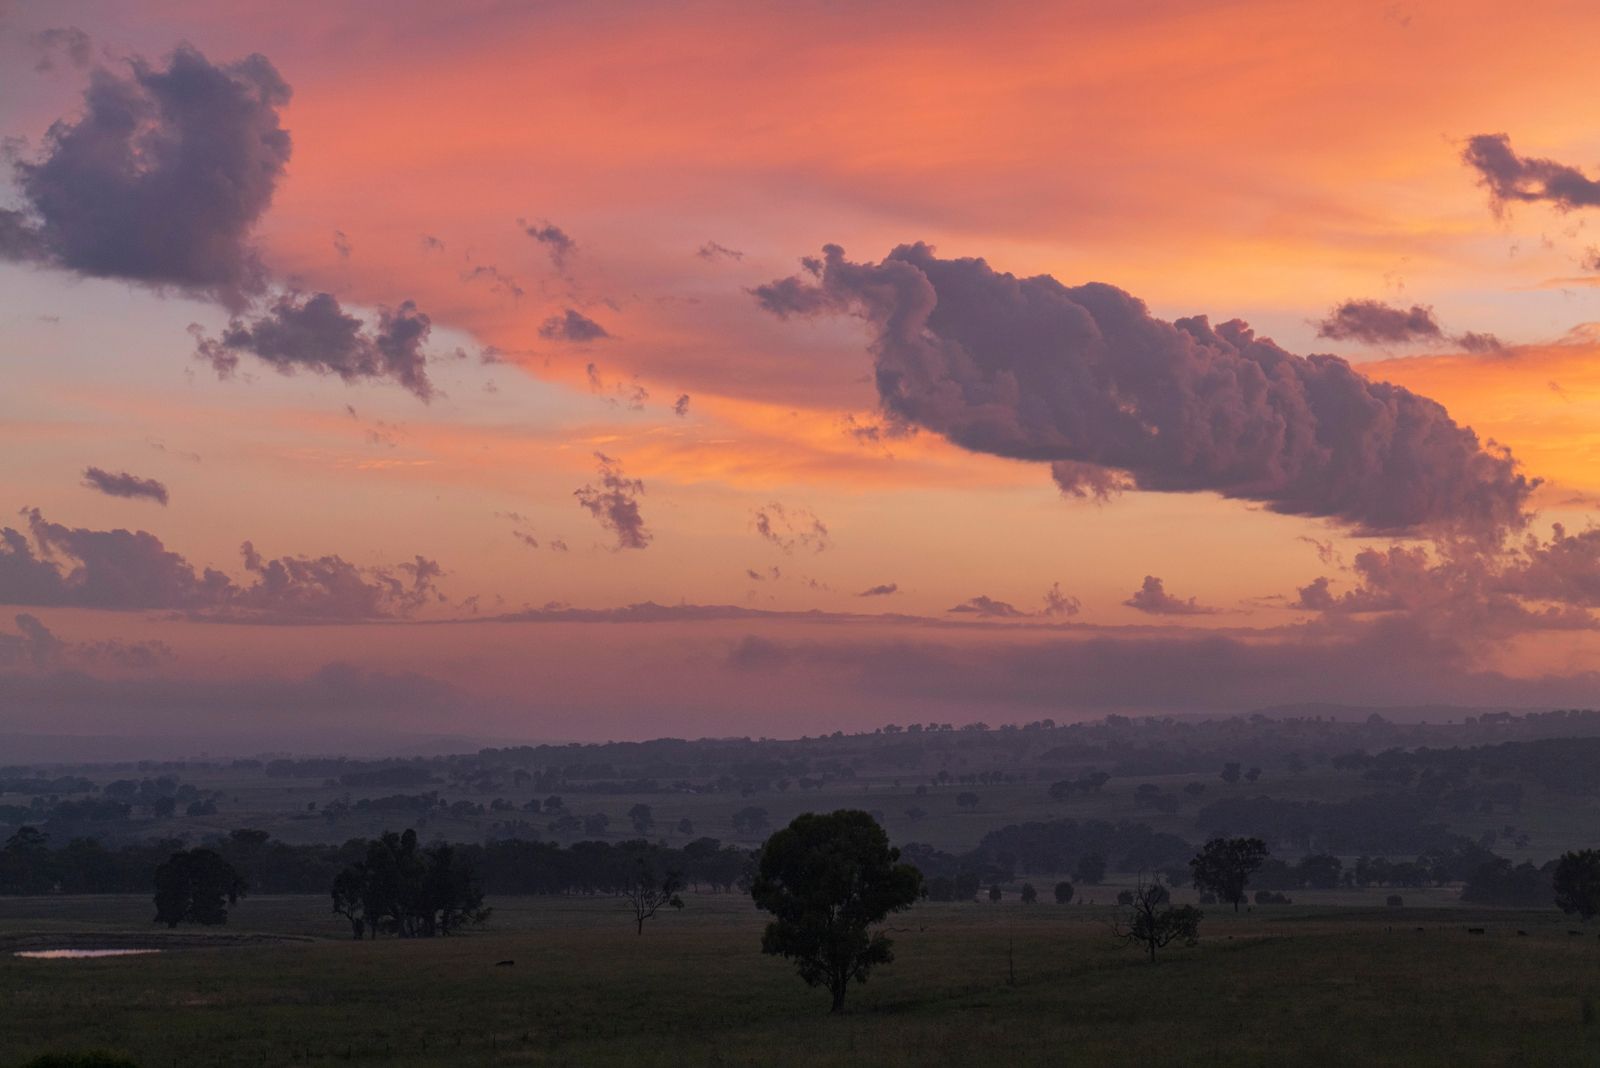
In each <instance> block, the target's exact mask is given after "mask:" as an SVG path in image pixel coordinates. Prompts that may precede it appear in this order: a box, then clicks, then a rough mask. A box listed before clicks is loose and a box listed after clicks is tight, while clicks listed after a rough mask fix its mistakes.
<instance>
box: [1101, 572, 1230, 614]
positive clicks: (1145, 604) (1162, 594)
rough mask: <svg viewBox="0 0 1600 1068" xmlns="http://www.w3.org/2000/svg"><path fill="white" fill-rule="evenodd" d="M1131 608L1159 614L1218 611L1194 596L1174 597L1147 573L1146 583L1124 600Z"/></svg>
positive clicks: (1159, 581) (1156, 579) (1158, 580)
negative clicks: (1187, 597)
mask: <svg viewBox="0 0 1600 1068" xmlns="http://www.w3.org/2000/svg"><path fill="white" fill-rule="evenodd" d="M1122 603H1123V604H1125V605H1127V606H1128V607H1129V608H1137V609H1138V610H1139V611H1141V612H1148V613H1150V614H1151V615H1157V616H1197V615H1208V614H1210V613H1213V612H1215V611H1216V609H1215V608H1207V607H1205V606H1204V605H1202V604H1200V603H1199V602H1198V601H1196V600H1195V599H1194V598H1193V597H1190V598H1189V599H1188V600H1184V599H1183V598H1181V597H1174V596H1172V595H1171V594H1170V593H1168V592H1167V590H1166V587H1165V586H1163V585H1162V584H1161V580H1160V579H1158V578H1156V577H1155V576H1154V575H1146V576H1145V577H1144V584H1143V585H1141V586H1140V587H1139V589H1138V590H1137V591H1135V592H1134V594H1133V596H1132V597H1129V598H1128V599H1127V600H1126V601H1123V602H1122Z"/></svg>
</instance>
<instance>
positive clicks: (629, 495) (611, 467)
mask: <svg viewBox="0 0 1600 1068" xmlns="http://www.w3.org/2000/svg"><path fill="white" fill-rule="evenodd" d="M594 456H595V459H596V460H598V461H600V484H599V485H598V486H597V485H595V484H594V483H589V484H588V485H586V486H584V487H583V488H581V489H576V490H573V491H572V495H573V496H574V497H576V498H578V504H579V505H580V506H581V507H582V508H583V509H584V510H585V511H587V512H588V513H589V514H590V515H592V516H594V517H595V519H596V520H597V521H598V522H599V524H600V525H601V526H602V527H604V528H605V529H607V530H609V531H610V532H611V533H612V534H615V535H616V538H617V548H618V549H643V548H645V547H646V546H648V545H649V544H650V539H651V537H652V535H651V533H650V531H649V530H648V529H647V528H646V527H645V525H644V517H643V516H642V515H640V514H639V498H640V497H641V496H642V495H643V494H644V482H643V481H642V480H640V479H637V478H627V477H624V475H623V474H622V465H621V464H620V463H619V462H618V461H616V460H613V459H612V458H611V457H609V456H607V455H606V454H605V453H603V452H597V453H595V454H594ZM562 548H565V546H564V545H563V546H562Z"/></svg>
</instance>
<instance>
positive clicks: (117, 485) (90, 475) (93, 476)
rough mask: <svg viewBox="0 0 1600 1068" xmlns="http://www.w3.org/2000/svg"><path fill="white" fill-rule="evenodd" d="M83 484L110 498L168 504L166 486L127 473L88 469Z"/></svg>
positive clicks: (96, 468) (153, 480) (84, 474)
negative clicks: (126, 498)
mask: <svg viewBox="0 0 1600 1068" xmlns="http://www.w3.org/2000/svg"><path fill="white" fill-rule="evenodd" d="M83 484H84V485H85V486H88V487H89V488H90V489H94V490H99V491H100V492H101V493H104V494H105V495H107V496H108V497H128V498H132V499H142V500H147V501H155V502H156V503H157V504H162V505H165V504H166V503H167V487H166V486H165V485H164V484H162V483H161V482H158V481H156V480H155V479H153V478H140V477H139V476H137V475H130V474H129V473H128V472H126V471H119V472H117V473H116V474H112V473H111V472H110V471H106V470H103V469H101V468H98V467H90V468H86V469H85V470H84V472H83Z"/></svg>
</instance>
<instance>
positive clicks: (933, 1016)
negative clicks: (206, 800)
mask: <svg viewBox="0 0 1600 1068" xmlns="http://www.w3.org/2000/svg"><path fill="white" fill-rule="evenodd" d="M1040 885H1041V890H1042V891H1045V894H1046V896H1047V895H1048V891H1047V890H1045V887H1044V885H1043V884H1040ZM1097 889H1098V890H1099V891H1100V893H1099V894H1098V895H1097V896H1098V897H1099V898H1100V900H1102V901H1105V900H1107V899H1109V898H1110V896H1111V894H1112V893H1113V892H1114V890H1113V888H1111V887H1102V888H1097ZM1344 900H1348V897H1347V896H1346V897H1344V898H1332V897H1330V898H1329V899H1328V901H1327V902H1326V903H1323V902H1321V901H1319V900H1318V898H1317V896H1316V895H1315V894H1306V895H1304V896H1303V897H1297V902H1298V903H1297V904H1296V905H1293V906H1288V907H1268V908H1257V909H1255V910H1253V911H1251V912H1248V913H1243V914H1240V915H1238V916H1235V915H1234V914H1232V913H1231V912H1228V911H1226V910H1225V909H1221V908H1210V909H1208V910H1207V915H1206V919H1205V922H1204V924H1203V925H1202V929H1201V936H1202V937H1201V942H1200V944H1199V945H1198V946H1196V947H1194V948H1184V947H1180V946H1174V947H1172V948H1170V949H1169V950H1167V951H1165V952H1164V954H1163V956H1162V958H1161V960H1160V961H1159V963H1157V964H1156V965H1154V966H1151V965H1149V964H1147V963H1146V962H1145V961H1144V959H1143V957H1142V955H1141V954H1140V953H1139V952H1138V951H1137V950H1135V949H1132V948H1129V947H1126V946H1123V945H1121V944H1120V943H1118V942H1116V941H1114V940H1113V939H1112V937H1111V936H1110V935H1109V933H1108V921H1109V919H1110V914H1111V910H1110V909H1109V908H1108V907H1106V906H1105V905H1104V904H1099V905H1069V906H1057V905H1053V904H1043V903H1041V904H1037V905H1023V904H1021V903H1020V902H1018V901H1017V900H1016V898H1015V896H1014V895H1010V896H1008V898H1007V900H1006V901H1004V902H1002V903H1001V904H999V905H991V904H989V903H987V902H985V903H981V904H978V903H970V904H931V903H925V904H922V905H919V906H917V907H916V908H913V909H911V910H910V911H908V912H906V913H903V914H901V915H900V916H898V917H895V918H894V921H893V923H892V924H891V928H892V934H893V936H894V938H895V939H896V947H895V951H896V960H895V962H894V963H893V964H892V965H890V966H888V967H886V968H883V969H881V970H879V971H878V972H876V973H874V974H873V976H872V978H871V980H870V981H869V982H868V983H867V984H866V985H864V986H857V987H855V988H853V989H852V991H851V995H850V1001H849V1005H848V1011H847V1012H846V1014H845V1015H843V1016H842V1017H829V1016H828V1015H827V1012H826V1008H827V1000H826V995H825V994H824V993H822V992H819V991H815V990H810V989H808V988H806V987H805V986H804V985H803V984H802V983H801V982H800V981H799V980H798V979H797V978H796V977H795V976H794V975H793V973H792V971H791V969H790V967H789V965H788V964H787V963H786V962H784V961H781V960H777V959H774V958H769V957H764V956H762V955H761V954H760V952H759V951H758V944H759V937H760V931H761V927H762V924H763V917H762V915H761V914H759V913H757V912H755V911H754V910H753V909H752V908H751V906H750V904H749V901H748V899H746V898H744V897H742V896H739V895H691V896H690V897H689V899H688V902H687V906H688V907H687V908H685V909H684V910H683V911H682V912H676V913H673V914H671V915H666V914H663V915H662V916H660V917H658V918H657V919H655V920H653V921H651V922H650V923H649V924H647V925H646V928H645V931H644V934H643V936H636V935H635V934H634V933H633V930H632V926H631V924H629V923H628V922H627V919H626V916H625V915H624V914H623V912H622V908H621V905H620V904H619V903H618V902H617V901H616V900H615V899H611V898H603V897H544V898H500V899H496V900H494V901H492V902H491V903H492V904H493V905H494V906H495V914H494V917H493V920H492V921H491V923H490V925H489V926H487V927H486V928H483V929H479V930H476V931H474V932H472V933H471V934H468V935H465V936H461V937H453V938H444V939H432V940H412V941H402V940H395V939H385V940H381V941H377V942H361V943H357V942H353V941H350V940H349V939H348V938H347V937H344V935H345V929H344V928H343V926H342V923H341V922H340V921H338V920H337V917H334V916H332V915H331V914H329V913H328V912H327V904H326V901H325V899H323V898H320V897H251V898H247V899H246V900H245V901H243V902H242V903H241V904H240V906H239V907H238V909H237V910H236V912H235V914H234V917H233V919H232V920H231V921H230V925H229V927H228V928H226V929H223V930H191V929H187V928H184V929H180V930H179V931H178V932H176V934H175V935H174V934H171V933H168V932H166V931H165V929H158V928H155V927H153V926H152V925H150V924H149V922H148V917H149V915H150V906H149V902H148V900H147V899H145V898H142V897H113V896H97V897H92V898H69V897H55V898H12V899H0V948H3V950H4V952H3V954H0V1064H3V1065H10V1064H14V1063H19V1062H21V1061H23V1060H25V1059H27V1058H28V1057H31V1056H34V1055H36V1054H39V1053H43V1052H46V1051H52V1050H65V1049H83V1048H91V1047H101V1048H109V1049H116V1050H120V1051H123V1052H125V1053H127V1054H128V1055H130V1056H132V1057H133V1058H135V1059H136V1060H137V1062H138V1063H139V1064H140V1065H142V1066H145V1068H165V1066H168V1065H171V1066H183V1068H203V1066H208V1065H240V1066H245V1065H263V1066H266V1065H273V1066H276V1065H290V1064H311V1065H335V1064H349V1063H366V1064H371V1065H397V1066H422V1065H462V1064H472V1065H480V1064H481V1065H580V1064H583V1065H587V1064H628V1065H668V1064H672V1065H680V1064H716V1065H768V1064H796V1063H806V1064H823V1065H928V1064H980V1063H981V1064H996V1065H1006V1066H1012V1065H1042V1064H1053V1065H1055V1064H1080V1063H1081V1064H1096V1065H1105V1064H1143V1065H1149V1064H1169V1063H1183V1064H1202V1065H1230V1066H1232V1065H1284V1064H1313V1065H1314V1064H1352V1063H1354V1064H1362V1065H1384V1064H1394V1065H1401V1064H1404V1065H1419V1064H1420V1065H1475V1064H1482V1065H1490V1064H1494V1065H1506V1064H1526V1065H1565V1064H1572V1065H1579V1064H1595V1063H1600V1021H1597V1020H1596V1018H1595V1017H1596V1003H1597V1002H1600V938H1597V937H1596V931H1595V930H1593V929H1585V930H1583V932H1582V933H1581V934H1580V935H1577V936H1574V935H1570V934H1568V931H1569V930H1572V929H1575V925H1574V924H1573V923H1572V922H1571V921H1569V920H1568V919H1567V918H1565V917H1563V916H1561V915H1560V914H1559V913H1557V912H1554V911H1553V910H1550V911H1542V912H1513V911H1504V910H1478V909H1469V908H1464V907H1460V906H1451V905H1449V904H1446V903H1443V902H1441V904H1439V905H1437V906H1431V905H1422V904H1420V903H1419V905H1418V906H1416V907H1412V908H1405V909H1392V908H1383V907H1373V906H1372V905H1350V904H1345V903H1341V902H1342V901H1344ZM1591 926H1592V925H1591ZM1469 927H1483V928H1484V929H1485V932H1484V933H1483V934H1481V935H1474V934H1469V933H1468V931H1467V929H1468V928H1469ZM1418 928H1421V930H1418ZM1519 930H1520V931H1525V932H1526V934H1518V931H1519ZM47 944H48V945H69V944H75V945H80V946H86V945H91V944H92V945H150V946H164V947H165V952H163V953H160V954H157V955H153V956H143V957H123V958H105V959H99V960H79V961H37V960H28V959H22V958H17V957H15V956H14V955H13V951H14V950H16V949H17V948H20V947H23V946H34V947H38V946H42V945H47ZM508 959H509V960H514V961H515V962H516V963H515V964H514V965H513V966H509V967H504V966H497V963H496V962H498V961H501V960H508Z"/></svg>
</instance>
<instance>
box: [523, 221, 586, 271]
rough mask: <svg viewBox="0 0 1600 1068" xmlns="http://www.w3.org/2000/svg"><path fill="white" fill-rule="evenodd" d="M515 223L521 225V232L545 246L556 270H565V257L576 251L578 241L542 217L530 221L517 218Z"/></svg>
mask: <svg viewBox="0 0 1600 1068" xmlns="http://www.w3.org/2000/svg"><path fill="white" fill-rule="evenodd" d="M517 225H518V226H520V227H522V232H523V233H525V234H527V235H528V236H529V237H531V238H533V239H534V240H535V241H537V242H539V244H541V245H543V246H544V247H545V251H547V252H549V253H550V262H551V263H552V264H553V265H554V266H555V269H556V270H558V271H562V272H565V271H566V269H567V257H569V256H571V255H572V254H573V253H575V252H577V251H578V243H577V242H576V241H574V240H572V238H571V237H570V236H568V234H567V232H566V231H565V230H563V229H561V227H559V226H557V225H556V224H555V223H552V222H549V221H547V220H543V219H541V220H539V221H538V222H532V223H530V222H528V221H527V220H526V219H518V220H517Z"/></svg>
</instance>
